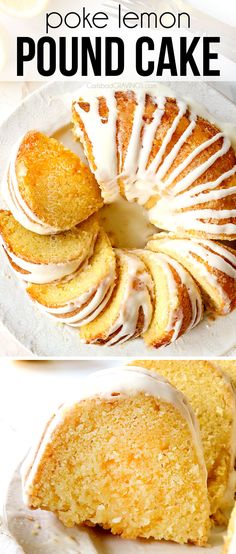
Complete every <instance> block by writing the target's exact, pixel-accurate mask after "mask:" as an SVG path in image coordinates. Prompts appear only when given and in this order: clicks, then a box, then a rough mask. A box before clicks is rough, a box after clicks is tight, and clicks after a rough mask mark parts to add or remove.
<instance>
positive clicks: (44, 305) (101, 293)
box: [27, 216, 116, 327]
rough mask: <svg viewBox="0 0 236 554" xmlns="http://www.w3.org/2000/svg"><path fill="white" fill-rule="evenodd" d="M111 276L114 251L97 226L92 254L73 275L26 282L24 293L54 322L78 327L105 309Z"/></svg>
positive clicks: (113, 270)
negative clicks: (27, 283)
mask: <svg viewBox="0 0 236 554" xmlns="http://www.w3.org/2000/svg"><path fill="white" fill-rule="evenodd" d="M92 217H93V216H92ZM115 276H116V258H115V253H114V250H113V248H112V247H111V245H110V241H109V239H108V237H107V235H106V233H105V231H103V230H102V229H101V230H100V231H99V235H98V239H97V242H96V244H95V248H94V252H93V255H92V257H91V258H90V259H89V260H88V261H87V262H86V263H85V264H84V265H83V266H82V268H81V270H80V271H79V272H77V274H76V275H75V276H74V278H71V279H69V280H68V279H65V280H61V281H58V282H57V283H51V284H47V285H29V286H28V288H27V292H28V294H29V296H30V297H31V299H32V300H34V301H35V302H37V305H38V306H39V307H40V308H41V309H42V310H43V311H45V312H47V313H48V314H50V315H52V316H54V317H55V318H57V321H59V322H61V323H67V324H68V325H70V326H72V327H79V326H80V325H85V324H86V323H88V322H89V321H92V320H93V319H94V318H95V317H97V316H98V314H99V313H100V312H101V311H102V310H103V309H104V308H105V306H106V304H107V302H108V301H109V298H110V296H111V294H112V291H113V288H114V285H115Z"/></svg>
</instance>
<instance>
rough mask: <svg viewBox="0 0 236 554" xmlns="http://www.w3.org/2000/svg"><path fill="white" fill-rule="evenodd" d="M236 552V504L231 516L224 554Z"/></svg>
mask: <svg viewBox="0 0 236 554" xmlns="http://www.w3.org/2000/svg"><path fill="white" fill-rule="evenodd" d="M235 552H236V504H235V506H234V509H233V511H232V514H231V518H230V522H229V526H228V532H227V535H226V538H225V546H224V554H235Z"/></svg>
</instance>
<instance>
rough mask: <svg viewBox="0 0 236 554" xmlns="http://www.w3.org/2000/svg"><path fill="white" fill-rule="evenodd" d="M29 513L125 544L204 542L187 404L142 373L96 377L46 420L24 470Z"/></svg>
mask: <svg viewBox="0 0 236 554" xmlns="http://www.w3.org/2000/svg"><path fill="white" fill-rule="evenodd" d="M22 475H23V491H24V499H25V502H26V503H27V505H28V506H29V507H31V508H34V509H35V508H41V509H45V510H50V511H52V512H55V513H56V514H57V516H58V517H59V519H60V520H61V521H62V522H63V523H64V524H65V525H66V526H69V527H72V526H74V525H75V524H88V525H100V526H101V527H103V528H104V529H110V530H111V532H112V533H114V534H118V535H121V536H122V537H125V538H130V539H135V538H137V537H143V538H151V537H152V538H154V539H157V540H161V539H165V540H172V541H175V542H178V543H187V542H191V543H194V544H198V545H204V544H206V542H207V539H208V534H209V528H210V518H209V501H208V495H207V483H206V476H207V474H206V467H205V462H204V457H203V451H202V445H201V440H200V436H199V430H198V424H197V421H196V419H195V416H194V414H193V412H192V410H191V408H190V406H189V405H188V403H187V400H186V399H185V397H184V396H183V395H182V394H181V393H180V392H178V391H177V390H176V389H175V388H174V387H172V386H171V385H170V384H169V383H168V382H167V381H165V380H164V379H163V378H162V377H158V376H157V375H156V374H154V373H151V372H148V371H145V370H144V369H142V368H118V369H115V370H106V371H103V372H96V373H94V374H92V376H90V378H88V379H87V380H86V382H85V383H84V386H83V385H82V386H80V390H78V391H77V393H76V394H75V400H74V401H72V402H70V403H69V404H66V405H63V406H61V407H60V408H59V409H58V411H57V412H56V413H54V414H52V417H51V419H50V421H49V422H48V424H47V426H46V428H45V429H44V431H43V433H42V436H41V438H40V440H39V443H38V445H37V446H36V448H35V449H33V451H32V452H31V453H30V455H29V457H28V458H27V459H26V461H25V463H24V467H23V470H22Z"/></svg>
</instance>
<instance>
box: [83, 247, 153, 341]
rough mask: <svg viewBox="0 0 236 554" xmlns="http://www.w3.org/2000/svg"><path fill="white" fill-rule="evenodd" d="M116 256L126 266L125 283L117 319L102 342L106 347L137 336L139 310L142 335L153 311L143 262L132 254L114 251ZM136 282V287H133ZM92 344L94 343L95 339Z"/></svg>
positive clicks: (151, 286) (149, 277)
mask: <svg viewBox="0 0 236 554" xmlns="http://www.w3.org/2000/svg"><path fill="white" fill-rule="evenodd" d="M116 256H117V258H118V259H120V260H121V261H122V263H123V264H125V266H126V268H125V279H126V283H125V288H124V292H123V295H122V302H121V305H120V309H119V314H118V317H117V319H116V321H115V322H114V323H113V324H112V325H111V326H110V328H109V330H108V331H107V337H106V339H105V341H104V342H105V344H106V346H112V345H113V344H118V343H119V344H121V343H123V342H125V341H127V340H129V339H131V338H132V337H133V336H134V335H135V336H137V335H136V332H137V323H138V318H139V312H140V308H142V310H143V317H144V321H143V326H142V329H141V330H140V334H141V333H144V332H145V331H146V330H147V328H148V326H149V324H150V321H151V318H152V311H153V310H152V303H151V298H152V291H153V283H152V279H151V276H150V275H149V273H148V272H147V271H146V269H145V266H144V264H143V262H141V260H140V259H139V258H138V257H137V256H135V255H134V254H133V253H132V254H131V253H130V252H125V251H122V250H119V249H116ZM137 280H138V287H135V284H136V283H135V282H136V281H137ZM111 335H112V336H111ZM109 337H110V338H109ZM93 342H95V343H96V342H97V339H95V340H94V341H93Z"/></svg>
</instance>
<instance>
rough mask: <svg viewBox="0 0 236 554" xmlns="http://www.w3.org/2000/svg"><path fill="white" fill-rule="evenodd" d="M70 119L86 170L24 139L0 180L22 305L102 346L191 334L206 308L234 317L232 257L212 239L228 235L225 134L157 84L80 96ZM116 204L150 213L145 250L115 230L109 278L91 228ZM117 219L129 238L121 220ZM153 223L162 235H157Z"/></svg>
mask: <svg viewBox="0 0 236 554" xmlns="http://www.w3.org/2000/svg"><path fill="white" fill-rule="evenodd" d="M72 121H73V128H74V134H75V137H76V138H78V139H79V140H80V141H81V142H82V145H83V148H84V152H85V154H86V156H87V159H88V163H89V166H90V168H91V171H90V169H89V168H88V167H87V166H85V165H84V164H83V163H82V162H81V161H80V159H79V158H78V157H77V156H76V155H75V154H74V153H73V152H71V151H70V150H68V149H67V148H65V147H64V146H63V145H62V144H60V143H59V142H57V140H55V138H49V137H47V136H46V135H44V134H42V133H41V132H38V131H29V132H28V133H26V135H25V136H23V137H22V138H21V139H20V140H19V141H18V143H17V145H16V146H15V148H14V151H13V152H12V155H11V159H10V164H9V167H8V171H7V175H6V178H5V180H4V183H3V194H4V198H5V200H6V202H7V204H8V206H9V209H10V210H11V213H12V215H11V214H10V213H9V212H2V213H1V214H0V235H1V236H2V241H3V247H4V249H5V251H6V253H7V256H8V259H9V262H10V264H11V266H12V267H13V269H14V270H15V272H16V274H17V275H18V276H19V277H21V278H22V279H23V280H25V281H29V282H31V283H32V284H31V285H30V287H28V293H29V295H30V297H31V298H33V299H34V300H35V301H36V302H37V304H38V306H39V307H41V308H42V309H43V310H44V311H46V312H47V313H49V314H51V315H53V316H55V318H56V319H57V320H58V321H61V322H65V323H68V324H69V325H71V326H75V327H80V337H81V339H82V341H83V342H85V343H95V344H102V345H103V344H104V345H107V346H110V345H113V344H118V343H121V342H124V341H126V340H128V339H130V338H135V337H137V336H140V335H143V337H144V340H145V342H146V344H147V346H153V347H156V348H158V347H160V346H164V345H167V344H169V343H170V342H173V341H175V340H176V339H178V337H180V336H182V335H183V334H184V333H186V332H187V331H188V330H190V329H192V328H193V327H195V326H196V325H197V324H198V323H199V322H200V321H201V320H202V318H203V311H204V308H206V309H207V312H208V315H210V313H211V312H213V314H214V316H215V314H218V315H226V314H229V313H230V312H232V311H233V310H234V309H235V308H236V250H233V248H231V247H229V245H228V243H227V245H225V243H223V242H222V243H220V242H219V240H221V239H224V242H226V241H227V240H228V241H229V240H231V241H232V240H233V239H235V238H236V209H235V206H236V176H235V169H236V158H235V153H234V150H233V148H232V147H231V145H230V141H229V139H228V138H227V137H226V136H225V135H224V133H223V132H221V131H219V129H218V128H217V127H216V126H215V125H214V124H212V123H210V122H209V121H207V120H206V119H204V118H203V117H200V116H198V115H196V114H195V113H194V112H193V110H192V109H191V108H190V107H189V106H188V105H187V104H186V103H185V102H183V101H182V100H180V99H178V98H171V97H165V96H164V95H163V94H162V93H161V89H158V86H157V87H151V88H147V89H145V88H141V87H140V88H138V87H137V88H136V89H135V90H114V89H112V88H108V89H96V88H93V87H83V88H81V89H80V90H79V92H77V93H76V94H75V99H74V101H73V102H72ZM93 173H94V175H95V177H94V175H93ZM102 197H103V198H102ZM117 199H119V204H120V200H121V199H122V203H123V205H124V204H125V205H126V207H127V206H130V205H131V204H130V203H131V202H133V208H135V210H137V212H136V213H138V211H139V212H140V213H141V212H142V213H145V217H147V216H148V218H149V219H148V226H147V224H146V227H145V231H144V232H143V236H144V237H145V238H144V240H143V243H141V246H143V245H144V244H145V242H146V240H147V237H148V243H147V244H146V247H145V249H143V250H141V249H140V248H139V249H138V250H137V249H136V248H137V246H136V244H133V243H132V245H131V246H130V242H129V240H127V244H122V248H123V247H124V249H121V248H120V247H119V246H120V245H119V244H117V243H116V242H115V240H114V241H113V239H114V236H112V232H111V235H109V236H111V241H112V244H113V246H114V250H115V252H114V253H112V254H110V255H109V256H108V258H109V257H110V258H111V260H112V262H111V271H109V267H108V266H109V263H108V264H107V261H105V263H104V268H103V270H102V269H101V266H102V261H101V253H100V251H99V245H100V244H101V240H102V239H101V235H100V238H99V240H98V242H97V246H96V255H95V254H94V256H93V247H94V241H95V239H96V235H97V233H98V228H97V231H96V232H94V233H92V234H91V233H90V230H89V231H88V228H89V229H90V224H91V221H93V224H94V225H95V226H96V225H97V227H98V223H96V224H95V223H94V222H95V218H96V212H98V211H99V209H100V208H101V207H102V206H103V205H104V202H105V203H106V204H109V203H112V202H114V201H116V200H117ZM140 205H141V206H142V209H141V208H140ZM116 206H117V203H115V202H114V203H113V212H112V211H111V213H110V217H111V219H112V218H113V215H112V214H114V210H115V207H116ZM106 210H109V207H108V206H106ZM7 213H8V216H7V215H6V214H7ZM123 213H124V212H123ZM133 213H134V211H133V212H132V214H133ZM4 214H5V215H4ZM7 217H8V220H9V224H7V223H6V220H7ZM92 217H94V219H91V218H92ZM106 217H107V212H106V213H105V215H104V213H103V219H102V217H101V218H100V225H103V226H105V227H106V225H105V223H104V221H106ZM118 217H119V216H117V214H116V219H117V218H118ZM13 218H15V220H16V221H14V219H13ZM121 219H122V223H123V227H122V233H123V236H125V235H126V234H128V230H127V229H128V227H129V225H127V214H126V221H125V220H124V221H123V218H121ZM124 219H125V218H124ZM130 219H132V215H131V216H130ZM134 219H135V216H134ZM143 219H144V218H143ZM11 222H12V223H11ZM146 222H147V220H145V223H146ZM151 224H154V225H155V226H156V227H159V228H161V229H165V231H166V232H161V233H159V234H155V229H154V227H153V226H152V225H151ZM21 226H23V227H24V229H23V227H21ZM137 226H138V223H137ZM141 227H142V225H140V228H141ZM10 228H11V229H10ZM85 228H86V229H87V231H88V233H90V234H89V236H90V239H88V237H87V238H86V233H85V234H84V231H83V239H82V238H81V239H79V236H80V233H81V231H82V230H84V229H85ZM151 229H152V230H153V229H154V234H153V236H152V237H151V233H149V231H150V230H151ZM109 230H110V229H109ZM111 231H112V230H111ZM167 231H168V232H167ZM75 234H76V237H77V235H78V241H77V242H78V244H77V248H78V249H77V248H76V244H75V243H76V237H75V236H74V235H75ZM39 235H49V237H46V238H45V237H40V236H39ZM92 235H93V236H92ZM27 237H28V239H27ZM31 237H32V239H31ZM55 237H56V238H55ZM44 239H45V242H44V243H43V241H44ZM46 239H47V242H46ZM72 239H73V240H72ZM212 239H218V242H216V240H212ZM103 240H104V241H105V243H106V244H107V242H106V241H107V239H106V238H105V236H103ZM70 241H71V242H73V247H72V246H71V250H70V254H69V257H68V256H67V254H66V252H67V249H68V243H69V242H70ZM71 242H70V244H71ZM29 243H31V244H29ZM62 243H63V245H64V250H63V245H62ZM40 244H42V247H41V246H40ZM43 244H45V245H47V248H46V250H45V256H44V255H43ZM231 244H232V242H231ZM49 245H50V246H49ZM128 246H129V247H130V248H131V247H132V248H133V249H132V250H131V251H130V250H128V248H127V247H128ZM117 247H118V248H117ZM138 247H139V245H138ZM109 248H111V247H110V245H109ZM115 258H116V279H114V272H115V270H114V263H115V262H114V260H115ZM88 259H89V260H90V262H89V265H88V266H85V262H86V261H87V260H88ZM82 264H83V265H82ZM143 264H144V265H143ZM98 267H99V270H98V269H97V268H98ZM97 270H98V275H97V274H96V272H97ZM93 271H94V274H93V276H92V273H93ZM75 272H77V274H76V275H75V274H74V273H75ZM49 274H50V275H49ZM68 275H70V277H68V279H70V280H71V282H69V281H68V279H67V276H68ZM97 277H98V278H97ZM87 278H88V281H87V282H86V279H87ZM58 279H62V281H61V282H60V283H54V284H53V285H52V286H48V284H50V283H53V281H55V280H58ZM67 281H68V282H67ZM90 284H91V288H90ZM37 285H38V286H37ZM44 285H45V286H44ZM46 285H47V286H46Z"/></svg>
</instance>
